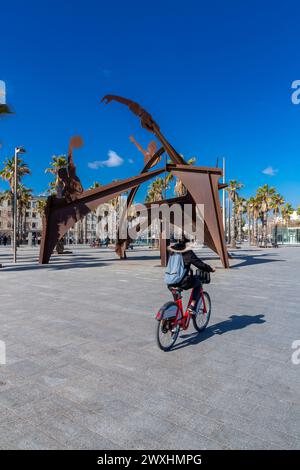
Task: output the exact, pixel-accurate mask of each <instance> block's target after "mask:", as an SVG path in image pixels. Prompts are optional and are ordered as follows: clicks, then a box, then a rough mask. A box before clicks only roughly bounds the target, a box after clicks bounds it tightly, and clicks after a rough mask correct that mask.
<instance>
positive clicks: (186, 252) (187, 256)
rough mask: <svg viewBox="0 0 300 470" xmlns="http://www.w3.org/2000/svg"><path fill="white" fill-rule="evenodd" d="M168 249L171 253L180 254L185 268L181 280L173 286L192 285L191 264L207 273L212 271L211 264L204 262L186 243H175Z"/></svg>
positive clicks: (186, 287)
mask: <svg viewBox="0 0 300 470" xmlns="http://www.w3.org/2000/svg"><path fill="white" fill-rule="evenodd" d="M169 251H170V252H171V253H181V254H182V258H183V262H184V268H185V270H186V274H185V275H184V277H183V278H182V280H181V281H180V282H179V283H178V284H176V285H175V284H174V286H177V287H182V288H183V289H190V288H191V287H193V286H194V283H195V280H194V279H193V276H191V275H190V269H191V265H193V266H195V267H196V268H198V269H201V271H206V272H208V273H210V272H212V268H211V266H209V265H208V264H206V263H204V262H203V261H202V260H201V259H200V258H198V256H197V255H196V254H195V253H194V252H193V250H191V249H190V248H189V246H188V245H183V244H182V243H176V244H175V245H173V246H170V247H169Z"/></svg>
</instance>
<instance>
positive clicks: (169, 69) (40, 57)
mask: <svg viewBox="0 0 300 470" xmlns="http://www.w3.org/2000/svg"><path fill="white" fill-rule="evenodd" d="M299 13H300V6H299V4H298V5H297V2H296V1H286V2H281V4H279V2H274V1H257V0H252V1H243V2H242V1H233V0H227V1H214V0H212V1H210V2H204V1H201V0H198V1H190V0H185V1H184V2H176V1H168V0H167V1H164V0H162V1H159V2H158V1H156V0H152V1H151V2H141V1H130V0H128V1H126V2H124V1H118V0H116V1H114V2H108V1H105V2H104V1H102V0H98V1H91V0H85V1H76V0H75V1H74V0H72V1H69V0H64V1H59V2H58V1H57V0H52V1H47V0H46V1H43V2H40V1H38V2H37V1H30V0H28V1H14V0H11V1H10V2H5V3H4V2H2V4H1V42H0V44H1V62H0V79H1V80H4V81H5V83H6V94H7V96H6V98H7V102H8V103H9V104H11V105H12V107H13V108H14V110H15V112H16V114H15V115H14V116H9V117H6V118H5V119H2V120H1V123H0V141H1V142H2V148H1V150H0V161H1V162H2V161H3V160H4V158H5V157H6V156H8V155H12V153H13V148H14V146H16V145H21V144H22V145H24V146H25V147H26V149H27V151H28V154H27V155H26V160H27V161H28V163H29V164H30V166H31V168H32V176H31V177H28V178H27V179H26V181H25V183H26V184H27V185H28V186H30V187H32V188H33V189H34V191H35V192H36V193H41V192H43V191H44V190H45V189H46V187H47V184H48V181H49V176H48V175H45V174H44V168H45V167H46V166H47V165H48V162H49V161H50V159H51V155H53V154H61V153H66V151H67V147H68V140H69V137H70V136H72V135H74V134H80V135H81V136H82V137H83V138H84V141H85V145H84V147H83V148H82V149H80V150H78V151H77V152H76V154H75V158H76V164H77V167H78V173H79V175H80V177H81V180H82V183H83V185H84V187H88V186H90V185H91V184H92V183H93V181H95V180H98V181H100V182H101V183H103V184H105V183H108V182H110V181H111V180H112V179H116V178H124V177H129V176H132V175H134V174H138V172H139V171H140V170H141V167H142V155H141V154H140V153H139V152H138V151H137V150H136V149H135V147H134V146H133V144H132V143H131V142H130V141H129V139H128V137H129V135H130V134H133V135H134V136H135V138H136V139H137V140H138V141H139V142H141V143H142V144H143V145H144V146H146V145H147V144H148V142H149V140H150V139H151V135H150V134H149V133H147V132H146V131H145V130H143V129H141V127H140V124H139V122H138V120H137V118H136V117H135V116H133V115H132V114H131V113H130V112H129V111H128V109H127V108H125V107H124V106H122V105H119V104H117V103H111V104H110V105H108V106H107V107H105V106H104V105H103V104H101V103H100V99H101V97H102V96H103V95H105V94H107V93H113V94H119V95H121V96H125V97H128V98H131V99H133V100H135V101H137V102H139V103H140V104H141V105H142V106H143V107H145V108H146V109H147V110H148V111H149V112H150V113H151V114H152V115H153V117H154V118H155V119H156V121H157V122H158V123H159V124H160V126H161V130H162V131H163V133H164V134H165V136H166V137H167V138H168V139H169V140H170V142H171V143H172V144H173V146H174V147H175V148H176V149H177V150H178V151H179V152H180V153H182V154H184V156H185V157H186V158H189V157H191V156H197V163H198V164H199V165H208V166H214V165H215V164H216V159H217V157H219V158H221V157H222V156H225V157H226V159H227V166H228V178H227V179H238V180H239V181H242V182H243V183H244V184H245V188H244V190H243V195H244V196H249V195H250V194H251V193H253V192H254V191H255V189H256V188H257V187H258V186H259V185H261V184H263V183H269V184H271V185H274V186H276V188H277V189H278V191H280V192H281V193H282V194H283V195H284V196H285V198H286V199H287V200H289V201H290V202H292V203H293V204H294V205H296V204H299V203H300V195H299V178H300V176H299V175H300V158H299V156H300V105H298V106H296V105H294V104H292V102H291V93H292V90H291V83H292V82H293V81H294V80H297V79H300V70H299V69H300V65H299V39H300V32H299V21H298V18H299ZM109 152H110V155H111V154H112V153H111V152H115V153H116V154H117V156H119V157H121V158H122V159H123V160H124V161H123V163H122V164H121V165H120V166H116V167H106V166H104V167H101V166H100V167H98V165H97V164H96V165H93V164H92V165H89V163H92V162H95V161H103V160H107V159H108V158H109V157H108V154H109ZM119 163H120V161H119ZM91 166H92V167H93V166H94V168H91ZM95 167H98V168H96V169H95ZM269 167H271V168H273V169H274V170H276V171H275V175H274V176H270V175H266V174H263V170H264V169H266V168H269ZM4 187H5V184H4V183H2V182H1V183H0V188H2V189H3V188H4ZM140 194H141V195H143V191H142V192H141V193H140ZM140 197H141V196H140Z"/></svg>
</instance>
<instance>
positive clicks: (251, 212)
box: [246, 196, 255, 245]
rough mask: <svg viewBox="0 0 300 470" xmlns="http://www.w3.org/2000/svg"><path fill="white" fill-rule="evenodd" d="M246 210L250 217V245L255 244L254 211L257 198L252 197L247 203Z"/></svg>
mask: <svg viewBox="0 0 300 470" xmlns="http://www.w3.org/2000/svg"><path fill="white" fill-rule="evenodd" d="M246 208H247V217H248V236H249V242H250V245H253V244H254V235H255V233H254V230H255V219H254V211H255V197H253V196H251V197H249V199H248V200H247V201H246Z"/></svg>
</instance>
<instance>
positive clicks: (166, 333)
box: [156, 302, 180, 351]
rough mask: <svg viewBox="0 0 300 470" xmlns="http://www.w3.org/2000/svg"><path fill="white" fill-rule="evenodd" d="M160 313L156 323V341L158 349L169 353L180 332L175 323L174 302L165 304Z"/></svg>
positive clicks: (176, 307)
mask: <svg viewBox="0 0 300 470" xmlns="http://www.w3.org/2000/svg"><path fill="white" fill-rule="evenodd" d="M160 311H161V318H160V320H158V322H157V328H156V340H157V344H158V347H159V348H160V349H162V350H163V351H169V350H170V349H171V348H172V346H173V345H174V343H175V341H176V340H177V337H178V334H179V330H180V326H179V325H178V323H177V322H176V317H177V312H178V305H177V304H176V302H167V303H166V304H165V305H163V306H162V307H161V309H160Z"/></svg>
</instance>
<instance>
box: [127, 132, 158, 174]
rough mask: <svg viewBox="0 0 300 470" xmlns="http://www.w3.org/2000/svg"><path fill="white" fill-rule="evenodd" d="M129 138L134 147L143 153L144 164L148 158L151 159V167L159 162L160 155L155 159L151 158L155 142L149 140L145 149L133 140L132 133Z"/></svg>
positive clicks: (154, 150)
mask: <svg viewBox="0 0 300 470" xmlns="http://www.w3.org/2000/svg"><path fill="white" fill-rule="evenodd" d="M129 140H130V141H131V142H132V143H133V144H134V145H135V146H136V148H137V149H138V150H139V151H140V152H141V153H142V154H143V155H144V164H145V165H146V164H147V163H148V161H149V160H151V161H152V163H151V167H153V166H155V165H157V164H158V163H159V162H160V159H161V157H158V158H156V159H155V160H153V159H152V157H153V155H154V154H155V152H156V142H155V141H154V140H151V142H149V144H148V147H147V150H145V149H143V147H142V146H141V145H140V144H139V143H138V142H137V141H136V140H135V138H134V137H133V135H131V136H130V137H129Z"/></svg>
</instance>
